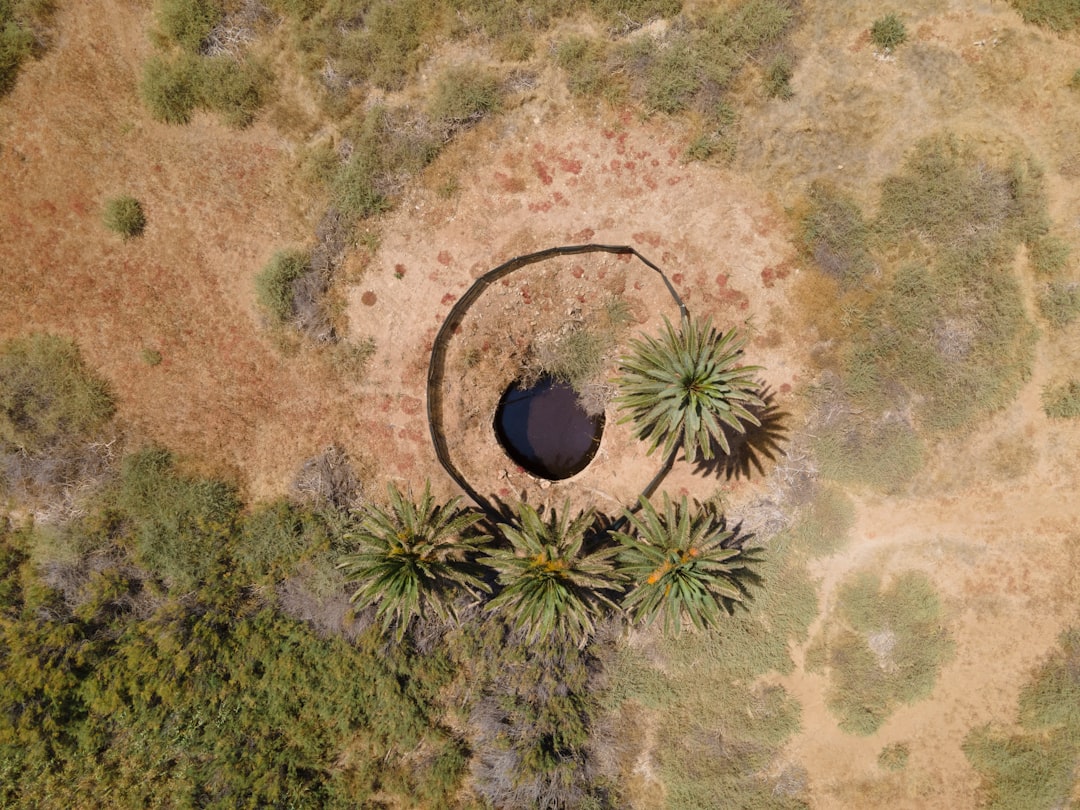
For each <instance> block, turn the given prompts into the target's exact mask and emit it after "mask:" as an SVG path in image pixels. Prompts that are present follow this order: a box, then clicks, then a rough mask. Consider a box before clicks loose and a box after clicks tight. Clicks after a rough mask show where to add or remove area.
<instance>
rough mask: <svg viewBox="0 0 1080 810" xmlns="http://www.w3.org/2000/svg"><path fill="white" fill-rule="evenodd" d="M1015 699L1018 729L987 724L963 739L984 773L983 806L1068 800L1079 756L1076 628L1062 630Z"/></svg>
mask: <svg viewBox="0 0 1080 810" xmlns="http://www.w3.org/2000/svg"><path fill="white" fill-rule="evenodd" d="M1019 703H1020V705H1019V719H1020V725H1021V728H1022V729H1023V731H1022V732H1020V733H1006V732H1004V731H1003V730H999V729H995V728H994V727H992V726H989V725H987V726H981V727H979V728H977V729H975V730H974V731H972V732H971V733H970V734H968V736H967V738H966V739H965V740H964V745H963V748H964V753H965V754H966V755H967V758H968V759H969V760H970V761H971V764H972V765H974V766H975V769H976V770H978V771H980V772H981V775H982V778H983V783H982V794H983V805H982V806H983V807H990V808H997V809H998V810H1009V809H1011V808H1014V807H1015V808H1028V807H1032V808H1034V807H1066V806H1069V798H1070V796H1073V795H1075V789H1076V763H1077V761H1080V629H1077V628H1075V627H1074V628H1071V629H1068V630H1065V631H1064V632H1063V633H1062V634H1061V636H1060V638H1059V647H1058V648H1057V649H1055V650H1054V651H1053V652H1051V654H1050V655H1049V656H1048V657H1047V659H1046V660H1045V661H1043V663H1042V664H1040V665H1039V667H1038V668H1036V670H1035V672H1034V674H1033V677H1032V680H1031V681H1030V683H1028V684H1027V685H1026V686H1025V687H1024V688H1023V689H1022V690H1021V691H1020V701H1019Z"/></svg>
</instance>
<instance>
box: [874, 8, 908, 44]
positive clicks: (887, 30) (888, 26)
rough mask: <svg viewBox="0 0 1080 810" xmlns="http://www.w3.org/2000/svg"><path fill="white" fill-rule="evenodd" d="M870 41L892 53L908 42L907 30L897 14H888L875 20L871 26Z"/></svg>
mask: <svg viewBox="0 0 1080 810" xmlns="http://www.w3.org/2000/svg"><path fill="white" fill-rule="evenodd" d="M870 39H872V40H873V41H874V44H875V45H877V46H878V47H879V48H881V49H882V50H884V51H891V50H892V49H893V48H895V47H897V46H898V45H902V44H903V43H904V41H905V40H907V29H906V28H905V27H904V23H903V21H902V20H901V19H900V18H899V17H897V16H896V15H895V14H886V15H885V16H884V17H879V18H878V19H876V20H874V24H873V25H871V26H870Z"/></svg>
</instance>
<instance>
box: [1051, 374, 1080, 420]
mask: <svg viewBox="0 0 1080 810" xmlns="http://www.w3.org/2000/svg"><path fill="white" fill-rule="evenodd" d="M1042 404H1043V412H1044V413H1045V414H1046V415H1047V416H1049V417H1050V418H1051V419H1076V418H1077V417H1080V380H1069V382H1067V383H1065V384H1063V385H1047V386H1046V387H1045V388H1043V391H1042Z"/></svg>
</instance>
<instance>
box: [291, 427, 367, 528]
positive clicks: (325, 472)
mask: <svg viewBox="0 0 1080 810" xmlns="http://www.w3.org/2000/svg"><path fill="white" fill-rule="evenodd" d="M292 491H293V493H294V495H295V496H296V497H297V498H298V499H299V500H300V501H301V502H303V503H306V504H308V505H310V506H312V507H316V508H317V507H323V506H329V507H331V508H333V509H336V510H338V511H341V512H344V511H348V510H350V509H356V508H357V507H359V506H360V505H361V504H362V503H363V485H362V483H361V481H360V479H359V478H358V477H357V475H356V470H355V469H354V467H353V465H352V462H351V460H350V459H349V455H348V453H346V452H345V450H344V449H343V448H342V447H341V446H340V445H336V444H333V445H330V446H329V447H327V448H326V449H325V450H324V451H323V452H321V453H320V454H319V455H317V456H314V457H312V458H309V459H308V460H307V461H305V462H304V464H303V466H301V468H300V470H299V472H297V474H296V478H294V479H293V483H292Z"/></svg>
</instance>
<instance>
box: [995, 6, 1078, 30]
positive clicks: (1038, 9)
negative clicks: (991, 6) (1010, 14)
mask: <svg viewBox="0 0 1080 810" xmlns="http://www.w3.org/2000/svg"><path fill="white" fill-rule="evenodd" d="M1010 3H1011V4H1012V6H1013V8H1015V9H1016V10H1017V11H1019V12H1020V16H1021V17H1023V18H1024V22H1029V23H1034V24H1035V25H1041V26H1043V27H1044V28H1049V29H1050V30H1052V31H1072V30H1073V29H1074V28H1076V27H1077V26H1078V25H1080V0H1010Z"/></svg>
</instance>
